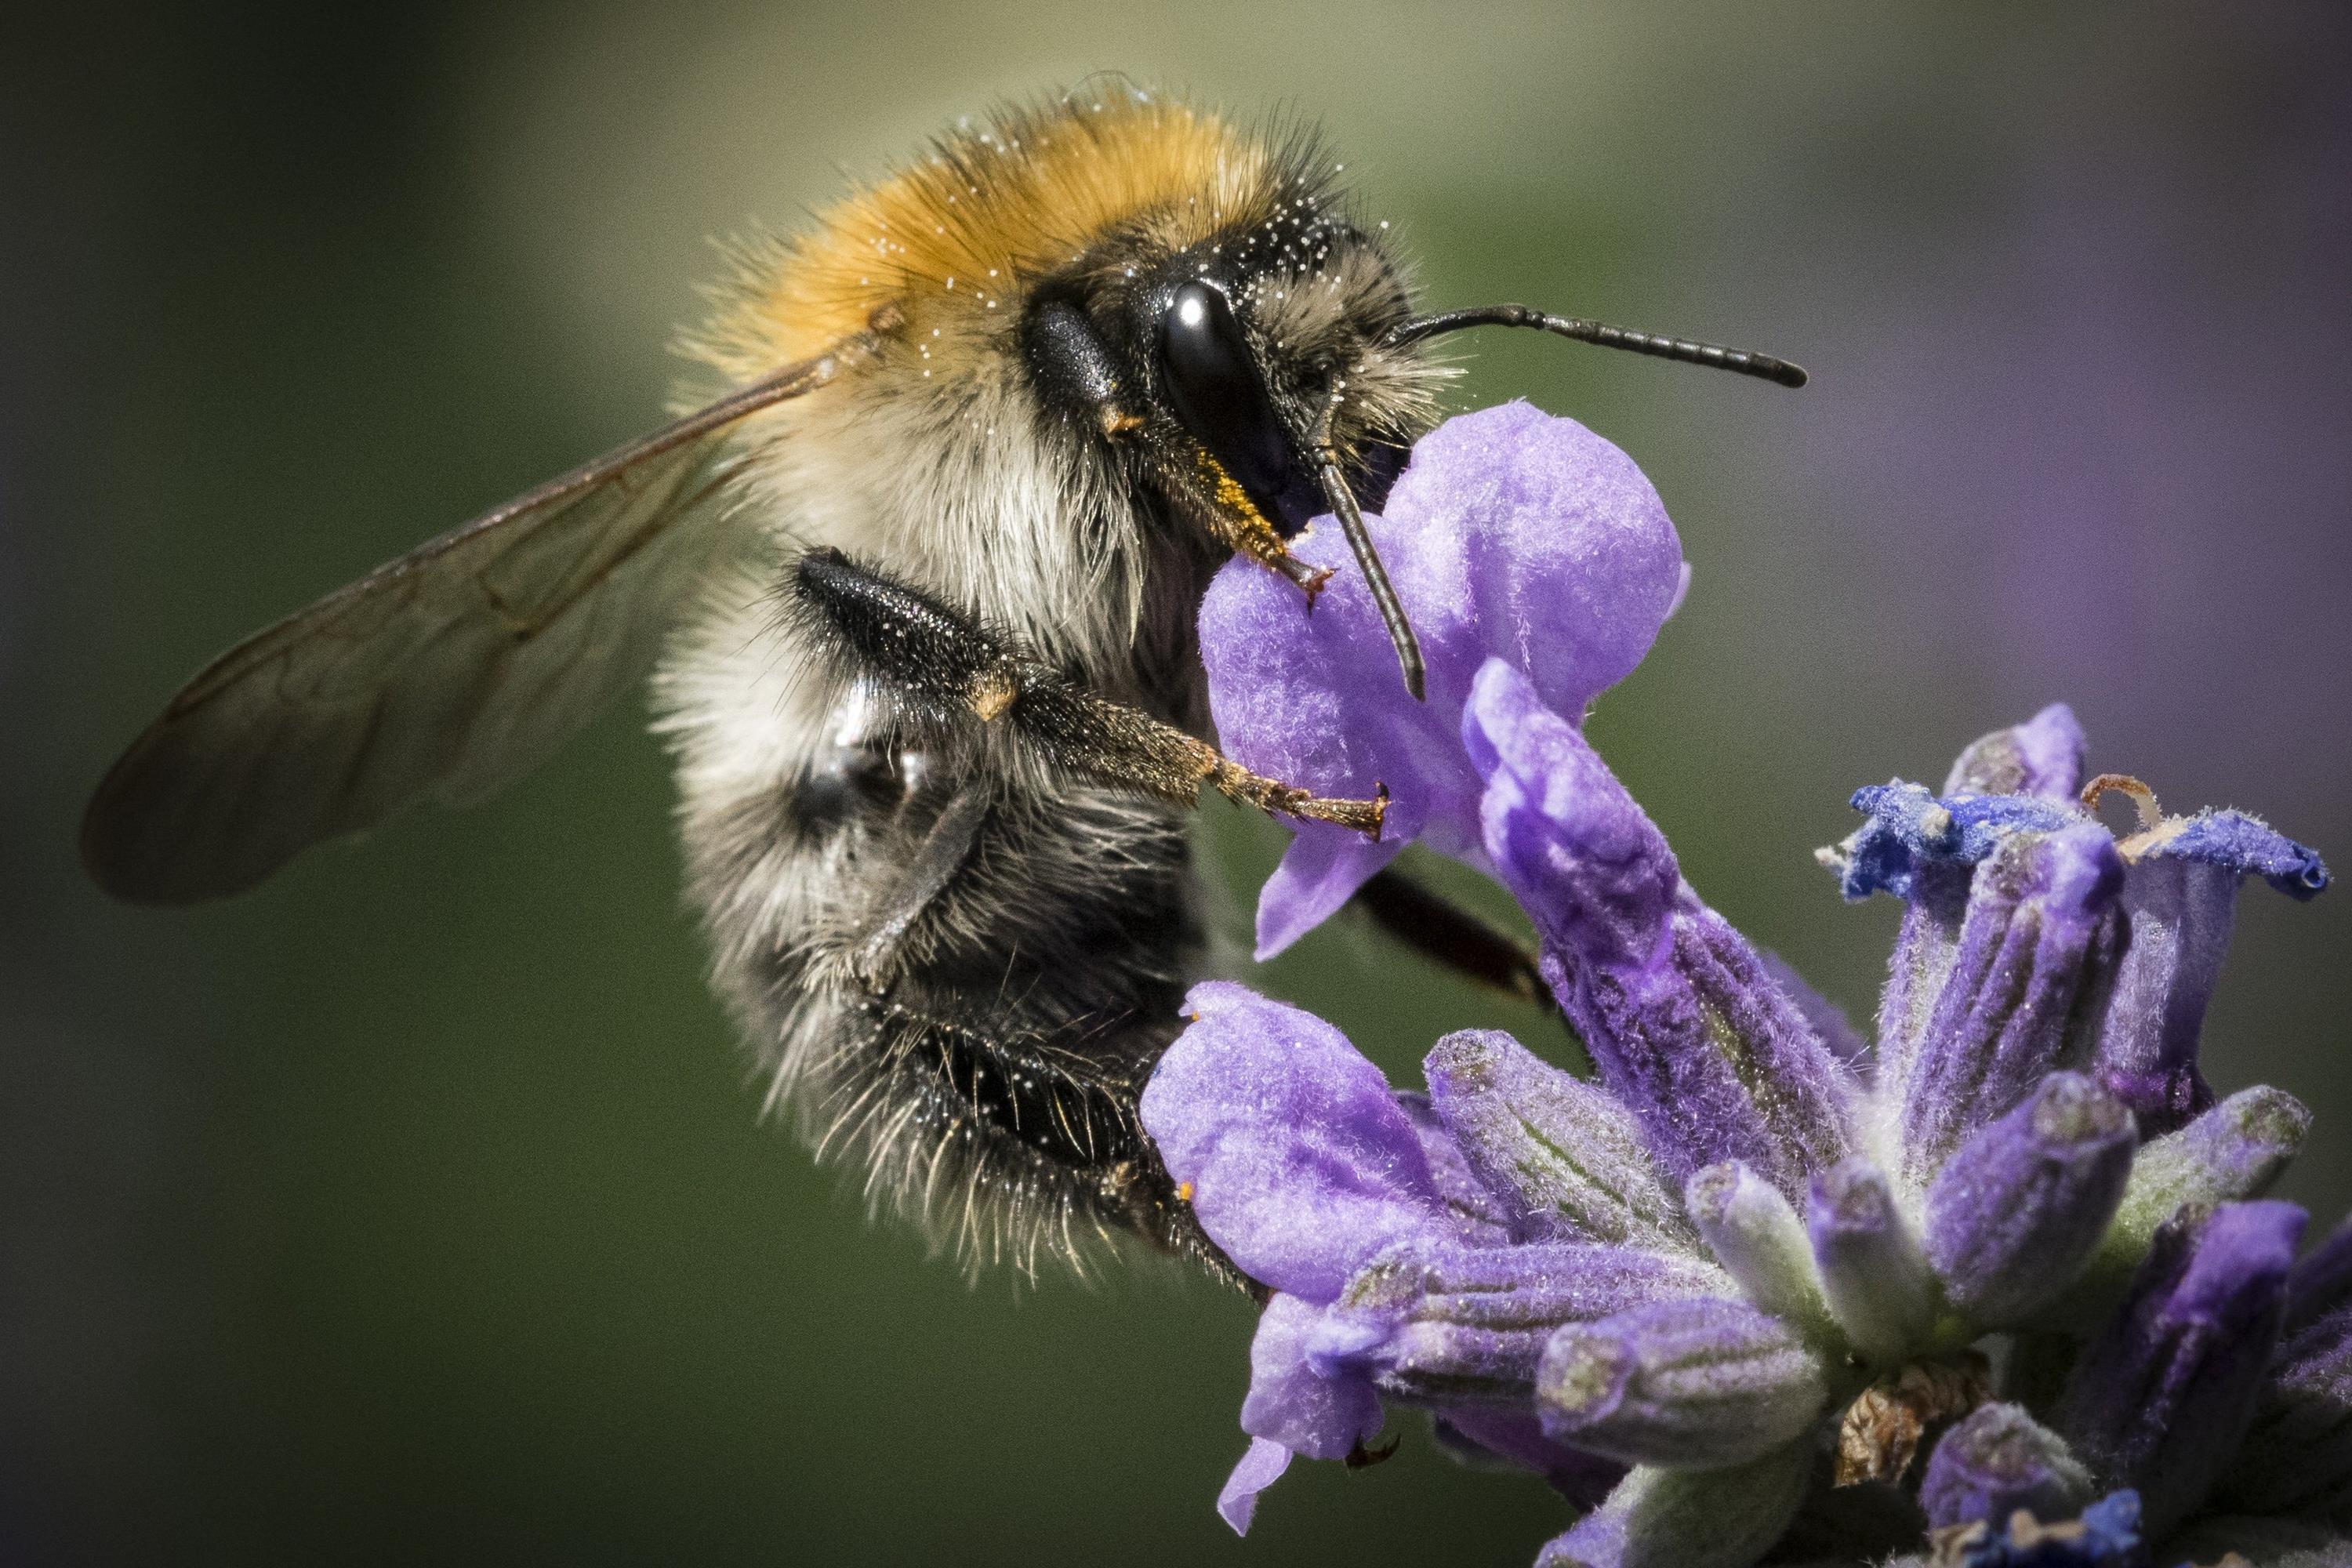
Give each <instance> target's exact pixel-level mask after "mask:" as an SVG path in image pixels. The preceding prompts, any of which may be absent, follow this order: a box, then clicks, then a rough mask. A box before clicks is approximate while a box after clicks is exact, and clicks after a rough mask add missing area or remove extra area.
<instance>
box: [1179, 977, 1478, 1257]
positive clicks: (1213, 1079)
mask: <svg viewBox="0 0 2352 1568" xmlns="http://www.w3.org/2000/svg"><path fill="white" fill-rule="evenodd" d="M1185 1011H1186V1012H1187V1013H1188V1014H1190V1015H1191V1016H1192V1019H1193V1022H1192V1025H1191V1026H1189V1027H1188V1028H1186V1029H1185V1030H1184V1032H1183V1033H1182V1034H1181V1035H1180V1036H1178V1037H1177V1038H1176V1043H1175V1044H1174V1045H1172V1046H1171V1047H1169V1048H1168V1052H1167V1054H1166V1055H1165V1056H1163V1057H1162V1058H1160V1063H1159V1066H1158V1067H1157V1068H1155V1069H1154V1070H1153V1072H1152V1076H1151V1081H1150V1083H1148V1084H1147V1085H1145V1086H1144V1090H1143V1097H1142V1101H1141V1106H1140V1110H1141V1114H1142V1120H1143V1125H1144V1128H1145V1130H1146V1131H1149V1132H1150V1134H1151V1137H1152V1139H1153V1141H1154V1142H1156V1143H1157V1144H1158V1145H1159V1148H1160V1157H1161V1158H1162V1159H1163V1160H1164V1161H1165V1162H1166V1163H1167V1165H1168V1170H1169V1173H1171V1175H1173V1176H1174V1177H1175V1178H1176V1180H1177V1181H1178V1182H1179V1183H1181V1184H1186V1185H1187V1186H1188V1188H1189V1190H1190V1194H1191V1201H1192V1209H1193V1212H1194V1214H1196V1215H1198V1216H1199V1217H1200V1221H1201V1225H1202V1228H1203V1229H1204V1230H1206V1231H1207V1232H1208V1233H1209V1235H1210V1237H1212V1238H1213V1239H1214V1240H1215V1242H1216V1243H1217V1245H1218V1246H1219V1247H1223V1248H1224V1251H1225V1255H1226V1256H1227V1257H1229V1258H1232V1259H1233V1260H1234V1266H1235V1267H1237V1268H1240V1269H1241V1270H1242V1271H1243V1272H1244V1274H1247V1275H1248V1276H1249V1277H1250V1278H1252V1279H1256V1280H1258V1281H1260V1282H1262V1283H1264V1284H1265V1285H1269V1286H1271V1287H1273V1288H1274V1289H1276V1290H1280V1291H1285V1292H1287V1293H1289V1294H1292V1295H1296V1296H1299V1297H1303V1298H1305V1299H1306V1300H1309V1301H1314V1302H1318V1303H1320V1302H1324V1301H1328V1300H1331V1299H1332V1298H1333V1297H1335V1296H1337V1295H1338V1294H1339V1289H1340V1287H1342V1286H1343V1285H1345V1284H1346V1283H1347V1281H1348V1277H1349V1275H1351V1274H1353V1273H1354V1272H1355V1271H1356V1269H1357V1268H1359V1267H1360V1265H1361V1264H1362V1262H1363V1261H1364V1260H1365V1259H1366V1258H1370V1256H1371V1255H1372V1254H1373V1253H1375V1252H1377V1251H1379V1250H1380V1249H1381V1247H1385V1246H1388V1245H1390V1244H1391V1243H1393V1242H1396V1241H1400V1240H1402V1239H1405V1238H1408V1237H1423V1236H1431V1235H1443V1234H1445V1233H1446V1232H1447V1230H1448V1226H1447V1225H1446V1222H1445V1219H1444V1210H1443V1208H1442V1205H1441V1202H1440V1197H1439V1194H1438V1191H1437V1186H1436V1183H1435V1181H1434V1180H1433V1177H1432V1176H1431V1174H1430V1170H1429V1161H1428V1159H1427V1157H1426V1156H1425V1155H1424V1154H1423V1152H1422V1144H1421V1137H1420V1134H1419V1133H1418V1132H1417V1131H1415V1130H1414V1128H1413V1125H1412V1120H1411V1119H1410V1118H1409V1117H1407V1116H1406V1114H1405V1112H1404V1111H1403V1110H1402V1109H1401V1108H1400V1107H1399V1106H1398V1105H1397V1103H1396V1100H1394V1098H1393V1097H1392V1096H1391V1093H1390V1091H1389V1086H1388V1081H1387V1080H1386V1079H1383V1078H1382V1077H1381V1070H1380V1068H1376V1067H1374V1066H1373V1065H1372V1064H1371V1063H1370V1062H1369V1061H1366V1060H1365V1059H1364V1058H1362V1057H1361V1056H1360V1055H1358V1054H1357V1051H1356V1048H1355V1047H1353V1046H1351V1045H1349V1043H1348V1040H1347V1037H1345V1036H1343V1035H1341V1034H1340V1033H1339V1031H1338V1030H1337V1029H1334V1028H1333V1027H1332V1026H1330V1025H1328V1024H1327V1023H1325V1022H1323V1021H1322V1020H1321V1019H1320V1018H1318V1017H1316V1016H1314V1015H1312V1014H1310V1013H1307V1012H1303V1011H1301V1010H1300V1009H1298V1008H1296V1007H1291V1006H1286V1005H1283V1004H1281V1003H1278V1002H1270V1001H1268V1000H1266V999H1265V997H1263V996H1260V995H1258V994H1256V993H1255V992H1253V991H1250V990H1249V989H1247V988H1246V987H1244V986H1240V985H1235V984H1230V983H1228V982H1223V981H1209V982H1204V983H1203V984H1199V985H1195V986H1194V987H1193V988H1192V993H1191V994H1190V995H1188V996H1187V997H1186V999H1185Z"/></svg>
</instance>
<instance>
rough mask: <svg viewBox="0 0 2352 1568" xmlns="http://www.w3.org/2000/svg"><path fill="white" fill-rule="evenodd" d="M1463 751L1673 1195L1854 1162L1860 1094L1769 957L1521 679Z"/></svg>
mask: <svg viewBox="0 0 2352 1568" xmlns="http://www.w3.org/2000/svg"><path fill="white" fill-rule="evenodd" d="M1463 741H1464V743H1465V746H1466V748H1467V749H1468V751H1469V753H1470V756H1471V759H1472V761H1473V762H1474V763H1476V765H1477V768H1478V771H1479V773H1481V774H1482V775H1483V776H1484V777H1485V778H1486V797H1485V799H1484V801H1483V802H1482V803H1481V805H1480V808H1479V812H1480V817H1481V819H1482V822H1483V825H1484V830H1485V834H1486V849H1487V853H1488V854H1489V855H1490V856H1491V857H1492V858H1493V859H1494V861H1495V864H1496V867H1497V868H1499V869H1500V870H1501V872H1502V874H1503V879H1504V880H1505V881H1506V882H1507V884H1508V885H1509V886H1510V888H1511V890H1512V892H1513V893H1514V894H1515V895H1516V896H1517V898H1518V900H1519V901H1520V903H1521V904H1522V905H1524V906H1525V907H1526V909H1527V910H1528V914H1529V915H1530V916H1531V917H1533V919H1534V921H1535V924H1536V930H1537V931H1538V934H1539V935H1540V936H1541V937H1542V939H1543V958H1542V962H1543V967H1544V973H1545V977H1546V978H1547V979H1548V980H1549V982H1550V984H1551V987H1552V990H1553V993H1554V994H1556V995H1557V996H1558V997H1559V1002H1560V1005H1561V1007H1562V1008H1563V1009H1564V1010H1565V1011H1566V1012H1567V1014H1568V1016H1569V1018H1570V1022H1572V1023H1573V1024H1574V1025H1575V1026H1576V1027H1577V1030H1578V1032H1579V1033H1580V1034H1581V1035H1582V1037H1583V1038H1584V1042H1585V1047H1586V1048H1587V1049H1588V1050H1589V1051H1591V1055H1592V1059H1593V1064H1594V1066H1595V1067H1596V1068H1598V1069H1599V1071H1600V1075H1601V1083H1602V1085H1603V1086H1604V1087H1605V1088H1607V1089H1609V1090H1610V1092H1611V1093H1612V1094H1613V1095H1615V1096H1616V1097H1617V1098H1618V1099H1619V1100H1622V1102H1624V1104H1625V1105H1626V1106H1627V1107H1628V1108H1629V1109H1630V1110H1632V1111H1633V1114H1634V1116H1635V1117H1636V1118H1637V1119H1638V1120H1639V1121H1640V1122H1641V1124H1642V1127H1643V1131H1644V1132H1645V1133H1646V1134H1647V1136H1648V1139H1649V1143H1650V1148H1651V1152H1653V1153H1654V1155H1656V1157H1657V1159H1658V1161H1659V1163H1661V1164H1662V1165H1663V1166H1664V1168H1665V1173H1666V1175H1667V1177H1668V1179H1669V1180H1673V1179H1677V1178H1681V1177H1684V1176H1687V1175H1688V1174H1689V1173H1691V1172H1693V1171H1695V1170H1697V1169H1698V1168H1699V1167H1701V1166H1704V1165H1710V1164H1713V1163H1716V1162H1717V1161H1719V1160H1727V1159H1734V1160H1741V1161H1745V1162H1746V1163H1748V1165H1750V1166H1751V1167H1753V1168H1754V1169H1755V1170H1756V1171H1757V1172H1758V1173H1759V1174H1761V1175H1763V1176H1764V1177H1765V1178H1766V1179H1767V1180H1769V1181H1770V1182H1772V1183H1773V1184H1775V1185H1777V1186H1779V1187H1780V1188H1781V1189H1782V1190H1783V1191H1784V1192H1791V1193H1793V1192H1796V1191H1800V1190H1801V1189H1802V1184H1803V1173H1804V1172H1805V1171H1806V1170H1808V1169H1818V1168H1820V1167H1821V1166H1823V1165H1827V1164H1830V1163H1833V1162H1835V1161H1836V1160H1837V1159H1838V1158H1840V1157H1841V1156H1842V1155H1843V1153H1844V1152H1845V1150H1846V1148H1847V1146H1848V1144H1849V1142H1850V1141H1851V1138H1852V1130H1851V1113H1850V1110H1849V1100H1850V1097H1851V1096H1852V1094H1853V1083H1852V1080H1851V1079H1850V1077H1849V1075H1848V1074H1847V1073H1846V1071H1845V1070H1844V1069H1843V1068H1842V1067H1841V1066H1840V1065H1839V1064H1838V1063H1837V1061H1836V1060H1835V1059H1834V1058H1832V1057H1831V1055H1830V1054H1829V1051H1828V1049H1827V1047H1824V1046H1823V1045H1822V1040H1821V1037H1820V1036H1818V1035H1816V1034H1815V1033H1814V1032H1813V1029H1812V1026H1811V1025H1810V1024H1808V1023H1807V1022H1806V1021H1805V1019H1804V1016H1803V1014H1802V1013H1801V1011H1800V1010H1799V1009H1798V1007H1797V1006H1796V1005H1795V1004H1794V1003H1792V1002H1791V1001H1790V999H1789V997H1788V996H1787V995H1786V994H1784V993H1783V992H1782V991H1781V990H1780V987H1779V985H1778V984H1777V983H1775V982H1774V981H1773V979H1772V978H1771V975H1770V974H1769V972H1768V971H1767V970H1766V969H1765V967H1764V965H1763V963H1762V961H1761V960H1760V959H1759V958H1758V957H1757V954H1756V951H1755V949H1753V948H1751V947H1749V946H1748V943H1747V942H1746V940H1745V939H1744V938H1742V937H1741V936H1740V935H1739V933H1738V931H1735V930H1733V929H1732V927H1731V926H1730V924H1729V923H1728V922H1727V921H1725V920H1724V919H1723V918H1722V917H1721V916H1719V915H1717V913H1716V912H1715V911H1714V910H1710V909H1708V908H1707V907H1706V905H1704V904H1702V903H1700V902H1699V901H1698V900H1697V898H1696V896H1695V895H1694V894H1692V893H1691V892H1690V890H1689V889H1687V888H1685V887H1683V886H1682V881H1681V872H1680V868H1678V866H1677V865H1676V864H1675V858H1674V854H1673V852H1672V851H1671V850H1669V849H1668V848H1667V847H1666V844H1665V839H1664V837H1663V836H1662V835H1661V834H1660V833H1659V832H1658V830H1657V828H1656V826H1654V825H1653V824H1652V823H1651V821H1650V819H1649V818H1648V817H1647V816H1643V813H1642V810H1641V808H1640V807H1639V806H1637V805H1634V804H1633V799H1632V797H1631V796H1629V795H1626V793H1625V789H1624V786H1623V785H1622V784H1619V783H1618V782H1617V780H1616V778H1615V777H1614V776H1613V775H1612V774H1611V773H1610V772H1609V769H1608V767H1607V765H1606V764H1605V763H1602V762H1601V759H1600V758H1599V757H1598V756H1596V755H1595V754H1594V753H1593V751H1592V749H1591V747H1590V746H1589V745H1587V744H1586V743H1585V741H1584V737H1583V736H1582V735H1580V734H1579V733H1578V732H1577V731H1576V729H1575V727H1574V726H1573V725H1571V724H1570V723H1569V722H1568V721H1566V720H1565V719H1562V718H1561V717H1560V716H1559V714H1557V713H1555V712H1553V711H1552V710H1550V709H1549V708H1548V707H1546V706H1545V705H1544V702H1543V700H1542V698H1541V695H1540V694H1539V693H1538V691H1537V690H1536V689H1535V687H1534V685H1533V684H1532V683H1531V682H1530V681H1529V680H1528V679H1527V678H1526V677H1525V676H1523V675H1521V674H1520V673H1519V672H1518V671H1517V670H1516V669H1514V668H1511V667H1510V666H1509V665H1507V664H1504V663H1503V662H1501V661H1500V660H1491V661H1489V662H1488V663H1487V665H1486V668H1484V669H1482V670H1480V671H1479V673H1478V679H1477V681H1476V683H1475V686H1474V687H1473V688H1472V689H1471V694H1470V701H1469V704H1468V707H1467V708H1466V710H1465V712H1464V715H1463Z"/></svg>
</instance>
